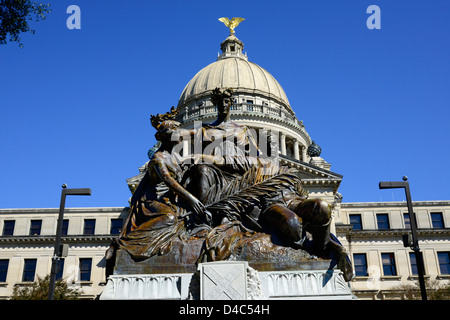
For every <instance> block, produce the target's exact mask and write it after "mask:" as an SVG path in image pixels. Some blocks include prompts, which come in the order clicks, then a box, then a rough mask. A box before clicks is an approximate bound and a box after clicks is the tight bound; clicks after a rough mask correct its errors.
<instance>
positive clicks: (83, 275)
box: [80, 258, 92, 281]
mask: <svg viewBox="0 0 450 320" xmlns="http://www.w3.org/2000/svg"><path fill="white" fill-rule="evenodd" d="M91 267H92V259H91V258H80V281H91Z"/></svg>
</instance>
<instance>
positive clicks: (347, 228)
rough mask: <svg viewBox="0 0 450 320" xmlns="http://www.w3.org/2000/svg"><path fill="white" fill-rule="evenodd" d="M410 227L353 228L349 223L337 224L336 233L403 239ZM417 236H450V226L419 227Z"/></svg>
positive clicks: (371, 237)
mask: <svg viewBox="0 0 450 320" xmlns="http://www.w3.org/2000/svg"><path fill="white" fill-rule="evenodd" d="M410 232H411V230H409V229H386V230H353V229H352V225H348V224H336V233H337V234H339V235H345V236H346V237H350V238H351V239H352V240H354V239H377V240H385V238H386V237H396V238H398V239H399V240H401V237H402V235H404V234H407V233H410ZM417 236H418V237H419V241H420V240H422V239H420V238H424V237H426V238H427V239H428V238H430V237H448V236H450V228H444V229H433V228H427V229H417Z"/></svg>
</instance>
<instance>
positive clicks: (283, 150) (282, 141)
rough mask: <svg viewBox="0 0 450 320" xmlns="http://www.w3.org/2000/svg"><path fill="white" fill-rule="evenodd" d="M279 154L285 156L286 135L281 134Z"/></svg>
mask: <svg viewBox="0 0 450 320" xmlns="http://www.w3.org/2000/svg"><path fill="white" fill-rule="evenodd" d="M280 148H281V154H282V155H283V156H285V155H286V135H285V134H284V133H281V142H280Z"/></svg>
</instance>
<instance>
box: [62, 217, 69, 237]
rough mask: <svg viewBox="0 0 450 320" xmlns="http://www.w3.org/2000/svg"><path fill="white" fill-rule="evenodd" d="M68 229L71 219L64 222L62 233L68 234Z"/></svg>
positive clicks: (63, 234)
mask: <svg viewBox="0 0 450 320" xmlns="http://www.w3.org/2000/svg"><path fill="white" fill-rule="evenodd" d="M68 231H69V220H67V219H64V220H63V223H62V229H61V235H62V236H67V232H68Z"/></svg>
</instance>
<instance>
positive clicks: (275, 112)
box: [177, 34, 312, 162]
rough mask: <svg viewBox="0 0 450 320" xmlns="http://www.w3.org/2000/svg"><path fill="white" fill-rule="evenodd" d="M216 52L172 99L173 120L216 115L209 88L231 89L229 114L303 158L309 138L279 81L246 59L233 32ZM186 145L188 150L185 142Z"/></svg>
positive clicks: (189, 123) (187, 122)
mask: <svg viewBox="0 0 450 320" xmlns="http://www.w3.org/2000/svg"><path fill="white" fill-rule="evenodd" d="M220 47H221V50H222V54H221V55H219V57H218V58H217V61H215V62H213V63H211V64H209V65H207V66H206V67H204V68H203V69H201V70H200V71H199V72H197V74H196V75H195V76H194V77H193V78H192V79H191V80H190V81H189V82H188V83H187V85H186V86H185V88H184V90H183V91H182V93H181V95H180V98H179V101H178V118H177V120H178V121H179V122H180V123H181V124H182V125H181V126H182V127H184V128H192V127H193V126H194V121H202V122H207V123H208V122H212V121H214V120H215V118H216V117H217V110H216V107H215V106H214V105H213V104H212V103H211V101H210V97H211V94H212V91H213V90H214V89H215V88H221V89H226V88H232V89H233V105H232V107H231V119H232V120H233V121H235V122H237V123H239V124H242V125H246V126H248V127H250V128H253V129H255V130H257V131H258V130H261V129H262V130H271V131H276V132H277V133H278V134H279V137H280V141H279V153H280V155H281V156H284V158H286V159H288V160H289V159H290V160H293V161H303V162H307V161H309V160H310V156H309V155H308V154H307V149H308V147H309V146H310V145H311V142H312V141H311V138H310V136H309V134H308V133H307V132H306V130H305V126H304V125H303V122H302V121H300V120H298V119H297V117H296V115H295V113H294V111H293V109H292V108H291V106H290V103H289V100H288V98H287V96H286V93H285V92H284V90H283V88H282V87H281V85H280V84H279V82H278V81H277V80H276V79H275V78H274V77H273V76H272V75H271V74H270V73H269V72H268V71H267V70H265V69H264V68H262V67H260V66H259V65H257V64H256V63H253V62H250V61H248V57H247V54H244V53H243V48H244V44H243V43H242V42H241V41H240V40H239V39H238V38H237V37H236V36H235V35H234V34H233V35H230V36H229V37H228V38H226V39H225V40H224V41H223V42H222V43H221V45H220ZM186 149H188V148H187V147H186Z"/></svg>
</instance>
